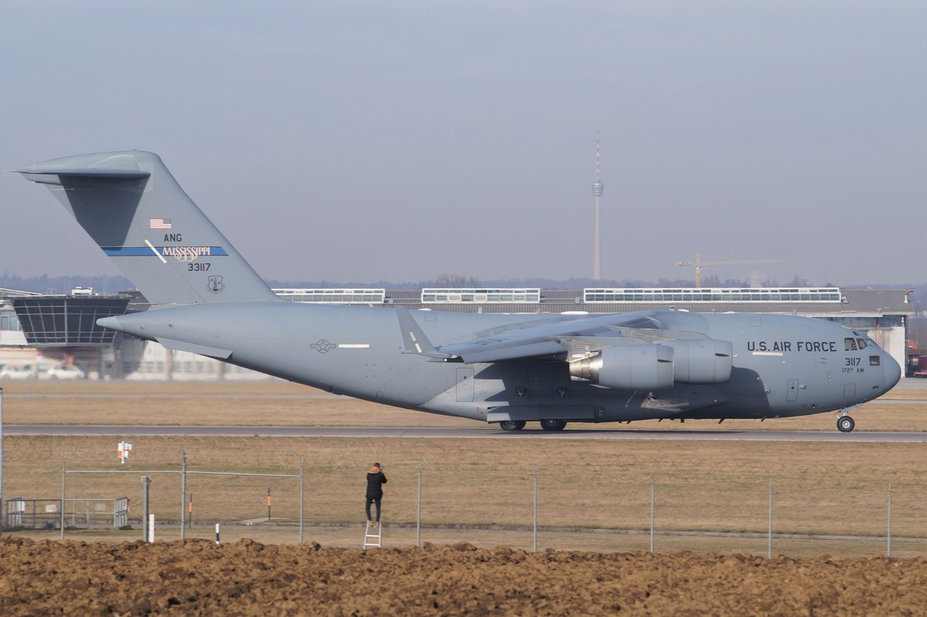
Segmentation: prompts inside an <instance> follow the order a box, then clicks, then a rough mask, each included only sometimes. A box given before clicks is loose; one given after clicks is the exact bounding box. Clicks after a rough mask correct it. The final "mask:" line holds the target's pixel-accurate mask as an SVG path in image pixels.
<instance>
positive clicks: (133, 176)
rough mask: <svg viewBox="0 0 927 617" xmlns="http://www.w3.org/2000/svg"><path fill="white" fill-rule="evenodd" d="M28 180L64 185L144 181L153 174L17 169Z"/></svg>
mask: <svg viewBox="0 0 927 617" xmlns="http://www.w3.org/2000/svg"><path fill="white" fill-rule="evenodd" d="M16 171H17V172H18V173H21V174H22V175H23V176H25V178H26V179H27V180H32V181H33V182H37V183H39V184H63V183H64V180H63V179H81V178H84V179H87V180H110V181H119V180H142V179H144V178H148V177H150V176H151V174H150V173H149V172H147V171H142V170H140V169H94V168H86V169H67V168H63V169H43V170H41V171H36V170H32V169H17V170H16Z"/></svg>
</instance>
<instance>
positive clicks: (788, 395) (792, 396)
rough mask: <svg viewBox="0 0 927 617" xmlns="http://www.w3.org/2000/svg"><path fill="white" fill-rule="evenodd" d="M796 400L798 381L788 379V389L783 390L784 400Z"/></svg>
mask: <svg viewBox="0 0 927 617" xmlns="http://www.w3.org/2000/svg"><path fill="white" fill-rule="evenodd" d="M797 399H798V380H797V379H789V383H788V387H787V388H786V390H785V400H787V401H796V400H797Z"/></svg>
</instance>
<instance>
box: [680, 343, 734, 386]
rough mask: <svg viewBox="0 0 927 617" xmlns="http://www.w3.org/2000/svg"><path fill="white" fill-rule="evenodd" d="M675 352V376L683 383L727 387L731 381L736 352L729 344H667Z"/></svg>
mask: <svg viewBox="0 0 927 617" xmlns="http://www.w3.org/2000/svg"><path fill="white" fill-rule="evenodd" d="M664 344H665V345H669V346H670V347H672V348H673V350H674V352H675V353H674V354H673V372H674V374H675V377H676V381H679V382H682V383H695V384H710V383H724V382H726V381H728V380H729V379H730V378H731V359H732V357H733V355H734V348H733V346H732V345H731V343H730V341H718V340H715V339H696V340H689V341H683V340H677V341H667V342H666V343H664Z"/></svg>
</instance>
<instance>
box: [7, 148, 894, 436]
mask: <svg viewBox="0 0 927 617" xmlns="http://www.w3.org/2000/svg"><path fill="white" fill-rule="evenodd" d="M17 171H18V172H19V173H22V174H23V175H24V176H25V177H26V178H27V179H29V180H32V181H34V182H37V183H40V184H44V185H45V186H46V187H48V188H49V189H50V190H51V192H52V193H53V194H54V195H55V197H57V198H58V199H59V200H60V201H61V203H62V204H64V206H65V208H66V209H67V210H69V211H70V212H71V214H72V215H74V217H75V218H76V219H77V221H78V222H79V223H80V224H81V226H83V228H84V229H85V230H86V231H87V233H88V234H90V236H91V237H92V238H93V239H94V240H95V241H96V242H97V244H98V245H99V246H100V248H101V249H103V252H104V253H105V254H106V255H108V256H109V257H111V258H112V259H113V261H114V262H115V263H116V265H117V266H119V268H120V269H121V270H122V271H123V272H124V273H125V274H126V276H128V277H129V278H130V279H131V280H132V282H133V283H134V284H135V285H136V286H137V287H138V289H139V290H140V291H141V292H142V293H143V294H144V295H145V297H146V298H147V299H148V300H149V302H151V309H150V310H148V311H146V312H142V313H133V314H127V315H122V316H119V317H107V318H104V319H100V320H99V322H98V323H99V324H100V325H102V326H105V327H107V328H113V329H115V330H119V331H121V332H125V333H128V334H132V335H134V336H137V337H140V338H142V339H146V340H151V341H157V342H158V343H160V344H162V345H164V346H165V347H167V348H168V349H177V350H183V351H190V352H194V353H197V354H201V355H204V356H208V357H210V358H216V359H218V360H222V361H224V362H229V363H231V364H235V365H238V366H243V367H247V368H249V369H254V370H256V371H260V372H263V373H267V374H269V375H275V376H277V377H282V378H283V379H288V380H290V381H295V382H299V383H302V384H306V385H310V386H314V387H316V388H321V389H323V390H327V391H329V392H335V393H340V394H347V395H350V396H353V397H357V398H361V399H366V400H370V401H375V402H378V403H383V404H386V405H394V406H397V407H405V408H409V409H414V410H418V411H427V412H431V413H438V414H445V415H451V416H460V417H464V418H472V419H474V420H482V421H484V422H496V423H499V425H500V426H501V428H502V429H504V430H508V431H513V430H520V429H522V428H524V426H525V423H526V422H540V425H541V427H542V428H543V429H544V430H547V431H560V430H562V429H563V428H564V426H566V423H567V422H568V421H569V422H631V421H632V420H645V419H664V418H669V419H678V420H688V419H696V418H713V419H718V420H721V421H723V420H724V419H726V418H758V419H765V418H777V417H785V416H799V415H806V414H815V413H822V412H826V411H834V410H841V412H840V413H839V414H838V419H837V428H838V429H839V430H841V431H844V432H849V431H851V430H853V427H854V421H853V419H852V418H851V417H850V416H849V415H847V412H848V411H849V410H850V409H851V408H853V407H855V406H858V405H860V404H861V403H865V402H866V401H869V400H872V399H874V398H876V397H877V396H879V395H881V394H883V393H885V392H887V391H888V390H890V389H891V388H892V387H893V386H894V385H895V384H896V383H897V382H898V380H899V379H900V377H901V369H900V367H899V366H898V363H897V362H895V360H894V359H892V357H891V356H889V355H888V354H887V353H885V352H884V351H883V350H881V349H879V347H878V346H876V344H875V343H874V342H873V341H872V340H870V339H869V338H868V337H867V336H866V335H865V334H863V333H861V332H857V331H854V330H851V329H848V328H846V327H843V326H840V325H837V324H835V323H833V322H829V321H824V320H820V319H812V318H809V317H799V316H793V315H768V314H735V313H726V314H696V313H689V312H686V311H679V310H653V311H641V312H633V313H620V314H599V315H575V314H572V315H559V314H547V315H545V314H532V315H512V314H485V313H484V314H476V313H450V312H438V311H409V310H407V309H405V308H403V307H393V308H389V307H383V308H381V307H356V306H331V305H312V304H298V303H294V302H289V301H286V300H283V299H281V298H279V297H278V296H276V295H275V294H274V293H273V292H272V291H271V290H270V288H269V287H268V286H267V284H266V283H265V282H264V280H263V279H261V277H260V276H258V274H257V273H256V272H255V271H254V270H253V269H252V268H251V266H250V265H248V263H247V262H246V261H245V260H244V259H243V258H242V257H241V256H240V255H239V254H238V252H237V251H236V250H235V249H234V248H233V247H232V245H231V244H230V243H229V241H228V240H226V238H225V237H224V236H223V235H222V234H221V233H220V232H219V231H218V230H217V229H216V228H215V226H214V225H213V224H212V223H211V222H210V221H209V219H207V218H206V216H205V215H204V214H203V213H202V211H200V209H199V208H197V206H196V205H195V204H194V203H193V201H192V200H191V199H190V198H189V197H188V196H187V195H186V193H184V191H183V189H181V188H180V186H179V185H178V184H177V182H176V180H174V178H173V176H172V175H171V174H170V172H169V171H168V170H167V168H166V167H165V166H164V164H163V163H162V162H161V159H160V158H159V157H158V156H157V155H155V154H152V153H150V152H140V151H127V152H107V153H99V154H85V155H77V156H71V157H66V158H60V159H55V160H50V161H45V162H41V163H35V164H33V165H30V166H28V167H25V168H23V169H19V170H17Z"/></svg>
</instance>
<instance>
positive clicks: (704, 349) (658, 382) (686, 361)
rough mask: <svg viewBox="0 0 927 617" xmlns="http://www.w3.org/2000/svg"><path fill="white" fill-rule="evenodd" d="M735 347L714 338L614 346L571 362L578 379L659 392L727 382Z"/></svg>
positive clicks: (623, 388) (620, 388)
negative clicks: (675, 386) (676, 385)
mask: <svg viewBox="0 0 927 617" xmlns="http://www.w3.org/2000/svg"><path fill="white" fill-rule="evenodd" d="M732 357H733V347H732V345H731V343H730V342H729V341H718V340H714V339H694V340H673V341H667V342H665V343H661V344H640V345H614V346H609V347H603V348H602V349H601V350H599V351H598V352H596V353H595V354H593V355H592V356H589V357H588V358H583V359H582V360H574V361H573V362H570V375H572V376H573V377H574V378H576V379H582V380H585V381H591V382H592V383H595V384H598V385H601V386H606V387H608V388H616V389H619V390H659V389H662V388H672V387H673V384H674V383H676V382H679V383H691V384H714V383H724V382H726V381H728V380H729V379H730V378H731V359H732Z"/></svg>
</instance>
